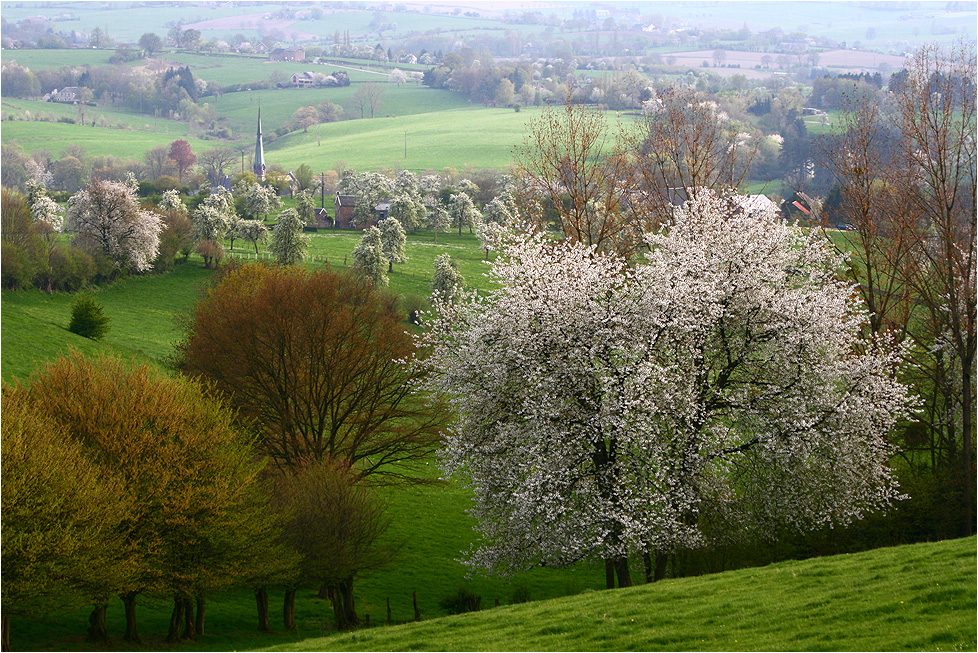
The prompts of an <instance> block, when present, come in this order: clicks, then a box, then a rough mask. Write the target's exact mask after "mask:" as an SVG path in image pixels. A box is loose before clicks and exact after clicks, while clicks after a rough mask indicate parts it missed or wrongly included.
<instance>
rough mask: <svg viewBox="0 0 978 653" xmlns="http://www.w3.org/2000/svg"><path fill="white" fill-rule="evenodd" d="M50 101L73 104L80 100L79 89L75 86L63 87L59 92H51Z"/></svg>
mask: <svg viewBox="0 0 978 653" xmlns="http://www.w3.org/2000/svg"><path fill="white" fill-rule="evenodd" d="M50 100H51V102H64V103H66V104H74V103H76V102H78V101H80V100H81V89H80V88H78V87H77V86H65V87H64V88H63V89H61V90H60V91H59V90H57V89H55V90H53V91H51V96H50Z"/></svg>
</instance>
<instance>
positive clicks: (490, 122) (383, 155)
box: [262, 107, 539, 172]
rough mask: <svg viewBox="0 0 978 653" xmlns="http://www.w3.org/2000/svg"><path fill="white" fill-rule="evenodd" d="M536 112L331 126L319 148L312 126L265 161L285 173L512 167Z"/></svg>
mask: <svg viewBox="0 0 978 653" xmlns="http://www.w3.org/2000/svg"><path fill="white" fill-rule="evenodd" d="M538 112H539V109H532V110H523V111H520V112H519V113H517V112H515V111H513V110H512V109H485V108H482V107H478V108H467V109H453V110H449V111H439V112H437V113H428V114H420V115H411V116H406V115H398V116H397V117H392V118H375V119H373V120H365V121H364V120H355V121H345V122H337V123H331V124H328V125H323V126H322V131H321V132H320V133H319V134H318V137H319V138H320V139H321V143H322V144H321V145H317V130H316V128H315V127H314V128H311V129H310V130H309V133H307V134H304V133H302V132H296V133H294V134H289V135H288V136H285V137H283V138H280V139H278V140H276V141H275V142H274V143H272V144H270V145H269V146H268V147H267V148H266V149H265V158H266V160H267V161H269V162H270V163H279V164H281V165H284V166H285V167H286V168H288V167H292V166H298V165H299V164H301V163H308V164H309V165H311V166H312V167H313V169H314V170H318V169H319V168H320V167H321V166H325V167H327V168H331V167H332V166H333V163H334V162H335V161H338V160H342V161H345V162H346V163H347V165H349V166H350V167H352V168H354V169H356V170H374V169H376V168H378V167H400V168H405V169H407V170H413V171H416V172H421V171H424V170H427V169H432V170H441V169H442V168H444V167H446V166H451V167H455V168H462V167H463V166H465V165H466V164H470V165H472V166H473V167H475V168H498V169H505V168H506V167H507V166H509V165H510V164H511V163H512V162H513V147H514V146H515V145H516V144H518V143H521V142H522V141H523V136H524V133H525V129H526V122H527V121H528V120H530V119H531V118H532V117H534V116H536V115H539V114H538ZM262 114H263V115H264V109H262ZM405 132H406V133H407V157H405V156H404V139H405Z"/></svg>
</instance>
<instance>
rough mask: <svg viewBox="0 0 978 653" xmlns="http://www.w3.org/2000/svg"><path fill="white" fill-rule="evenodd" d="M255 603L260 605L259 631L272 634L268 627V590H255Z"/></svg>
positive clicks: (261, 588) (262, 588)
mask: <svg viewBox="0 0 978 653" xmlns="http://www.w3.org/2000/svg"><path fill="white" fill-rule="evenodd" d="M255 603H256V604H257V605H258V630H260V631H261V632H263V633H267V632H270V631H271V630H272V629H271V628H269V626H268V589H267V588H265V587H259V588H258V589H256V590H255Z"/></svg>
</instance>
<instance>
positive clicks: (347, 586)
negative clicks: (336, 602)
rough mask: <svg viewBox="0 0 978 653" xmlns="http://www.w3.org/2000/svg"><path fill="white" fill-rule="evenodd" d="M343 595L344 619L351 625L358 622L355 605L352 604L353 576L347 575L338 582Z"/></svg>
mask: <svg viewBox="0 0 978 653" xmlns="http://www.w3.org/2000/svg"><path fill="white" fill-rule="evenodd" d="M340 588H341V593H342V595H343V611H344V612H345V613H346V620H347V621H348V622H349V623H350V624H351V625H353V626H356V625H358V624H359V623H360V619H359V618H358V617H357V612H356V607H355V606H354V605H353V576H350V577H348V578H347V579H346V580H344V581H343V582H342V583H341V584H340Z"/></svg>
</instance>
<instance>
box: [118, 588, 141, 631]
mask: <svg viewBox="0 0 978 653" xmlns="http://www.w3.org/2000/svg"><path fill="white" fill-rule="evenodd" d="M122 605H123V606H125V609H126V634H125V635H123V636H122V639H124V640H126V641H127V642H129V643H130V644H139V643H140V642H141V640H140V639H139V633H138V632H137V631H136V593H135V592H127V593H125V594H123V595H122Z"/></svg>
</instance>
